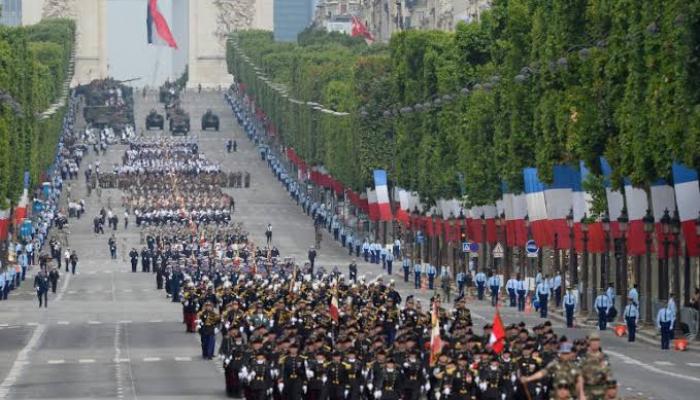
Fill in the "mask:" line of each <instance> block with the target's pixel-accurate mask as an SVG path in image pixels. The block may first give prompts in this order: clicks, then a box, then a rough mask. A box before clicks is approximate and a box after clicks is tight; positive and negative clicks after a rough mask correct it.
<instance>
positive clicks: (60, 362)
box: [47, 360, 66, 364]
mask: <svg viewBox="0 0 700 400" xmlns="http://www.w3.org/2000/svg"><path fill="white" fill-rule="evenodd" d="M47 363H48V364H65V363H66V360H49V361H47Z"/></svg>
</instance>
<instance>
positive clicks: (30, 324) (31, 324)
mask: <svg viewBox="0 0 700 400" xmlns="http://www.w3.org/2000/svg"><path fill="white" fill-rule="evenodd" d="M27 326H39V323H38V322H27Z"/></svg>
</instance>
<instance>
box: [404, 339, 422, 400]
mask: <svg viewBox="0 0 700 400" xmlns="http://www.w3.org/2000/svg"><path fill="white" fill-rule="evenodd" d="M425 374H426V372H425V367H424V366H423V362H422V360H420V359H419V358H418V352H417V351H415V350H414V351H411V352H410V353H409V354H408V357H407V359H406V360H405V361H404V362H403V365H402V366H401V376H402V381H403V386H402V391H403V399H405V400H418V399H419V398H420V394H421V389H422V387H423V386H424V385H425Z"/></svg>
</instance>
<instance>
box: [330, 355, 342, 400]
mask: <svg viewBox="0 0 700 400" xmlns="http://www.w3.org/2000/svg"><path fill="white" fill-rule="evenodd" d="M342 357H343V356H342V354H341V353H340V352H339V351H335V352H334V353H333V356H332V360H331V362H330V363H328V364H327V366H326V371H328V397H329V399H330V400H342V399H344V398H345V373H344V372H345V367H344V366H343V363H342V362H341V358H342Z"/></svg>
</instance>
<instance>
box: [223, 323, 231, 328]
mask: <svg viewBox="0 0 700 400" xmlns="http://www.w3.org/2000/svg"><path fill="white" fill-rule="evenodd" d="M224 327H225V328H226V329H229V328H230V327H231V323H230V322H228V321H227V322H226V323H225V324H224Z"/></svg>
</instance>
